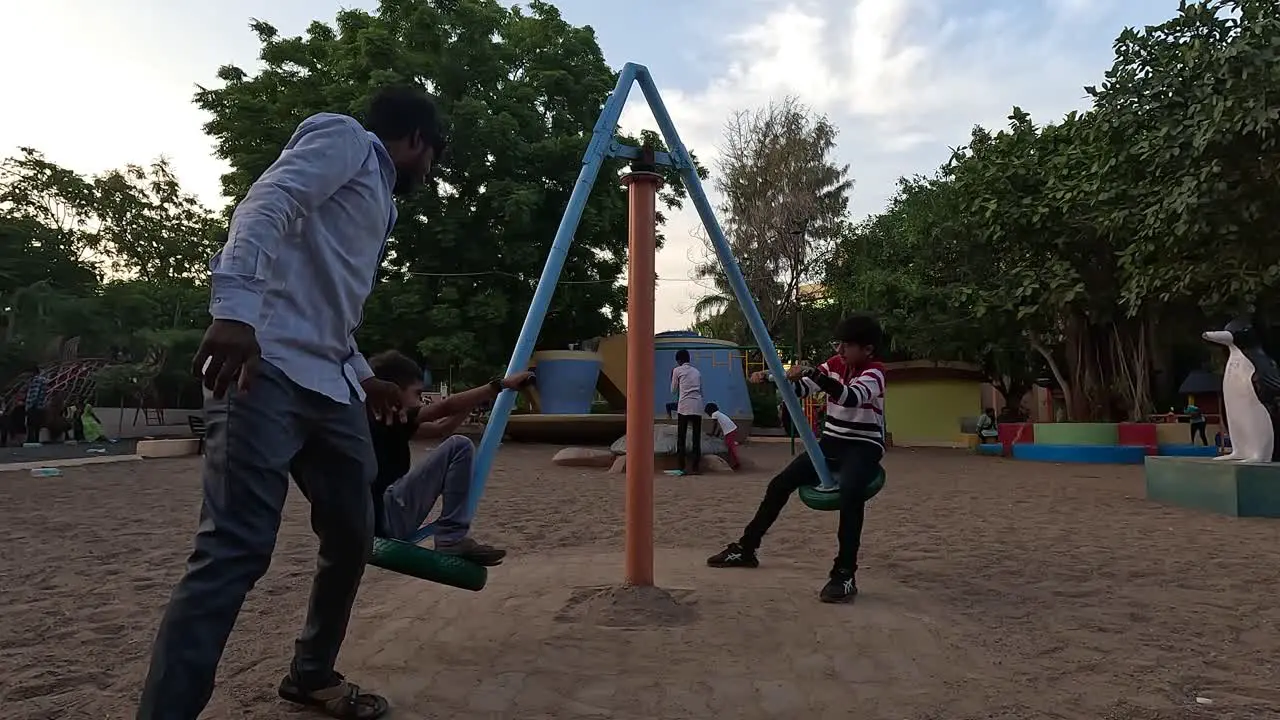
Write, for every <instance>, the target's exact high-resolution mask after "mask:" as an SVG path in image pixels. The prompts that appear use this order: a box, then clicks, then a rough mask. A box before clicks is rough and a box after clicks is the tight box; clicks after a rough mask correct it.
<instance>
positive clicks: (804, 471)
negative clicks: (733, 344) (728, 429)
mask: <svg viewBox="0 0 1280 720" xmlns="http://www.w3.org/2000/svg"><path fill="white" fill-rule="evenodd" d="M881 335H882V333H881V330H880V324H879V323H878V322H876V320H875V319H874V318H872V317H870V316H867V315H851V316H849V317H847V318H845V319H843V320H841V321H840V323H839V324H838V325H837V326H836V331H835V339H836V343H835V348H836V354H835V355H834V356H832V357H831V358H830V359H828V360H827V361H826V362H824V363H822V364H821V365H819V366H818V367H816V368H806V367H792V368H791V369H790V370H788V371H787V379H788V380H790V381H791V382H792V386H793V387H794V389H795V391H796V394H797V395H799V396H800V397H804V396H805V395H810V394H813V393H815V392H824V393H826V394H827V417H826V421H825V422H824V423H823V428H822V438H821V439H820V440H819V445H820V446H821V447H822V453H823V455H824V456H825V457H826V460H827V464H828V465H829V466H830V467H831V470H832V472H833V474H834V475H835V479H836V480H837V482H838V483H839V485H840V500H841V504H840V529H839V530H838V531H837V533H836V537H837V539H838V542H839V551H838V552H837V554H836V557H835V561H834V562H833V563H832V566H831V574H830V578H829V579H828V581H827V584H826V585H825V586H823V588H822V591H821V592H820V593H819V595H818V597H819V599H820V600H822V602H829V603H837V602H852V601H853V599H854V597H856V596H857V594H858V587H857V584H856V582H855V580H854V574H855V573H856V572H857V569H858V546H859V543H860V541H861V538H862V520H863V515H864V512H865V509H866V501H865V500H864V493H865V491H866V488H867V485H868V484H869V483H870V482H871V481H872V480H874V479H875V478H876V476H877V475H878V474H879V473H880V460H881V458H882V457H883V456H884V443H885V437H884V368H883V367H882V366H881V365H880V363H879V362H877V361H876V360H875V351H876V348H877V347H878V346H879V345H880V341H881ZM771 379H772V378H771V377H769V375H768V373H765V372H759V373H755V374H754V375H752V377H751V380H752V382H766V381H769V380H771ZM817 484H818V473H817V472H816V471H815V470H814V467H813V463H812V462H810V460H809V455H808V454H807V453H806V454H803V455H798V456H796V458H795V459H794V460H792V461H791V464H789V465H787V466H786V467H785V468H783V469H782V472H780V473H778V474H777V475H776V476H775V477H774V478H773V480H771V481H770V482H769V487H768V488H767V489H766V490H765V493H764V499H763V500H761V501H760V507H759V509H757V510H756V514H755V517H754V518H752V519H751V522H750V523H749V524H748V525H747V527H746V529H745V530H744V531H743V533H742V537H741V538H740V539H739V540H738V541H737V542H735V543H732V544H730V545H729V546H728V547H726V548H725V549H724V550H722V551H721V552H719V553H718V554H716V555H713V556H712V557H710V558H707V564H708V565H710V566H711V567H718V568H724V567H746V568H754V567H758V566H759V565H760V561H759V560H758V559H757V558H756V550H757V549H758V548H759V547H760V542H761V540H763V539H764V534H765V533H766V532H768V530H769V527H770V526H772V525H773V522H774V521H775V520H777V519H778V514H779V513H781V512H782V508H783V507H784V506H785V505H786V504H787V500H788V499H789V498H790V497H791V495H792V493H794V492H795V491H796V490H798V489H799V488H800V487H801V486H802V485H817Z"/></svg>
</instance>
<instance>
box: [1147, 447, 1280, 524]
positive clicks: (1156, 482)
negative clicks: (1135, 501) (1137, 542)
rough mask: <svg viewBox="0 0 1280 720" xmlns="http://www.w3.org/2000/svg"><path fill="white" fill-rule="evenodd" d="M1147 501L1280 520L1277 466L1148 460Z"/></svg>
mask: <svg viewBox="0 0 1280 720" xmlns="http://www.w3.org/2000/svg"><path fill="white" fill-rule="evenodd" d="M1146 475H1147V499H1148V500H1151V501H1153V502H1158V503H1164V504H1167V505H1177V506H1179V507H1186V508H1195V509H1197V510H1208V511H1210V512H1215V513H1219V514H1222V515H1231V516H1233V517H1270V518H1280V463H1246V462H1227V461H1222V460H1209V459H1205V458H1189V457H1162V456H1153V457H1148V458H1147V462H1146Z"/></svg>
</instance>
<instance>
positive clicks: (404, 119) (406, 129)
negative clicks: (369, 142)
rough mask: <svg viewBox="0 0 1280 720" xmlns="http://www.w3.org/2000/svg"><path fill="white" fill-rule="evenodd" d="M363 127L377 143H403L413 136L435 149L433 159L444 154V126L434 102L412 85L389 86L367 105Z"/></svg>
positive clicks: (423, 91) (425, 93) (429, 96)
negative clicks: (417, 136)
mask: <svg viewBox="0 0 1280 720" xmlns="http://www.w3.org/2000/svg"><path fill="white" fill-rule="evenodd" d="M364 127H365V129H366V130H368V131H369V132H371V133H373V134H374V135H377V136H378V138H379V139H381V140H384V141H387V142H391V141H395V140H404V139H405V138H408V137H410V136H412V135H413V134H414V133H418V134H419V135H421V137H422V140H423V142H425V143H427V144H428V145H430V146H431V147H432V148H434V149H435V154H436V159H437V160H438V159H439V158H440V156H441V155H443V154H444V148H445V138H444V124H443V122H442V121H441V118H440V111H439V110H438V109H437V108H436V103H435V100H434V99H432V97H431V95H429V94H428V93H427V91H425V90H423V89H422V88H420V87H415V86H413V85H389V86H387V87H384V88H382V89H381V90H379V91H378V93H377V94H376V95H374V96H373V99H372V100H370V101H369V113H368V115H367V116H366V117H365V121H364Z"/></svg>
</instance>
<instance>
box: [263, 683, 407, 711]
mask: <svg viewBox="0 0 1280 720" xmlns="http://www.w3.org/2000/svg"><path fill="white" fill-rule="evenodd" d="M334 675H335V676H336V677H337V680H338V682H337V684H335V685H331V686H329V687H327V688H321V689H319V690H303V689H302V688H301V687H299V686H298V683H297V682H295V681H294V679H293V678H292V677H290V676H285V679H284V680H281V681H280V697H281V698H283V699H285V700H288V701H289V702H291V703H295V704H297V705H302V706H304V707H309V708H312V709H314V710H317V711H319V712H322V713H324V714H325V715H328V716H329V717H331V718H337V719H338V720H375V719H376V718H380V717H382V716H383V715H386V714H387V711H388V710H390V709H391V706H390V705H389V704H388V703H387V699H386V698H384V697H382V696H381V695H374V694H373V693H367V692H362V691H361V690H360V686H359V685H356V684H355V683H350V682H347V680H346V678H344V677H342V675H340V674H338V673H334Z"/></svg>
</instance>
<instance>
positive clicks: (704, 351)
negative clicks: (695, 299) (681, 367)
mask: <svg viewBox="0 0 1280 720" xmlns="http://www.w3.org/2000/svg"><path fill="white" fill-rule="evenodd" d="M653 345H654V367H655V373H656V377H657V381H656V382H655V383H654V386H653V389H652V391H651V392H649V393H647V394H648V395H649V396H650V397H652V398H653V411H654V413H656V414H658V416H659V417H663V416H665V415H666V405H667V403H668V402H671V382H670V380H671V371H672V370H673V369H674V368H675V366H676V352H677V351H679V350H688V351H689V362H690V364H692V365H693V366H694V367H696V368H698V371H699V372H700V373H702V399H703V401H705V402H713V403H715V404H716V405H718V406H720V410H721V411H722V412H724V413H725V414H726V415H728V416H729V417H731V418H733V419H734V421H735V422H737V423H738V426H739V427H741V428H743V434H744V435H745V434H746V433H747V432H749V428H750V424H751V420H752V417H753V414H752V411H751V397H750V396H749V395H747V377H746V375H744V374H743V373H744V372H745V368H746V362H745V360H744V353H743V351H742V349H740V348H739V347H738V345H737V344H736V343H733V342H730V341H728V340H716V339H715V338H708V337H703V336H702V335H699V334H698V333H695V332H687V331H673V332H664V333H658V335H657V337H655V338H654V340H653ZM744 422H745V423H746V425H744V424H743V423H744Z"/></svg>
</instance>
